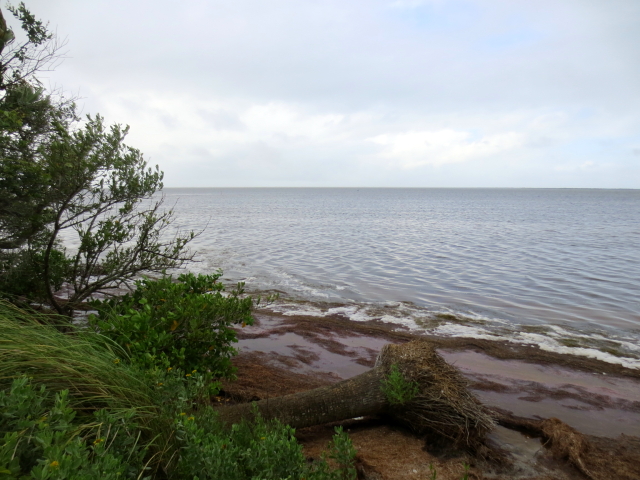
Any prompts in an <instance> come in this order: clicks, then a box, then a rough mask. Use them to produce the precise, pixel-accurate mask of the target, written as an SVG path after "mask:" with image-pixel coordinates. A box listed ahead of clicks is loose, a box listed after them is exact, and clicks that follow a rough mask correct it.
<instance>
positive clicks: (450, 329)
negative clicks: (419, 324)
mask: <svg viewBox="0 0 640 480" xmlns="http://www.w3.org/2000/svg"><path fill="white" fill-rule="evenodd" d="M429 333H430V334H432V335H439V336H443V337H466V338H480V339H485V340H500V339H501V338H500V337H496V336H495V335H492V334H491V332H489V330H486V329H484V328H479V327H471V326H469V325H460V324H456V323H445V324H444V325H439V326H438V327H436V328H434V329H433V330H430V331H429Z"/></svg>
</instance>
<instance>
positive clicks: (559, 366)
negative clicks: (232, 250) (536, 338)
mask: <svg viewBox="0 0 640 480" xmlns="http://www.w3.org/2000/svg"><path fill="white" fill-rule="evenodd" d="M255 317H256V324H255V325H254V326H250V327H246V328H244V329H239V330H238V337H239V343H238V348H239V350H240V355H239V356H238V357H237V358H236V359H235V360H234V363H235V364H236V366H237V367H238V369H239V371H238V381H237V382H234V383H230V384H227V385H225V390H226V393H227V395H228V396H229V397H231V398H235V399H236V400H240V401H249V400H257V399H262V398H269V397H275V396H280V395H285V394H288V393H295V392H299V391H304V390H308V389H311V388H316V387H318V386H321V385H326V384H328V383H332V382H337V381H340V380H342V379H346V378H349V377H352V376H355V375H358V374H360V373H363V372H365V371H366V370H368V369H369V368H371V367H373V365H374V362H375V358H376V356H377V354H378V352H379V351H380V349H381V348H382V346H383V345H385V344H386V343H404V342H407V341H409V340H411V339H413V338H415V333H409V332H404V331H398V330H396V328H397V326H395V325H386V324H381V323H377V322H368V323H355V322H352V321H348V320H346V319H344V318H341V317H340V316H338V315H336V316H335V317H328V318H327V317H325V318H322V319H318V318H316V317H304V316H282V315H279V314H274V313H273V312H270V311H258V312H256V315H255ZM428 338H429V339H430V341H432V342H434V343H435V344H436V345H438V351H439V353H440V354H441V355H442V356H443V357H444V358H445V359H446V360H447V361H448V362H449V363H451V364H454V365H456V366H457V367H458V368H459V369H460V370H461V372H462V373H463V374H464V375H465V376H466V377H467V379H468V380H469V384H470V388H471V390H472V391H473V392H474V393H475V394H476V395H477V397H478V398H479V399H480V400H481V401H482V402H483V403H484V404H485V405H487V406H488V407H490V408H492V409H495V411H496V412H497V415H498V416H500V415H502V416H507V417H508V416H509V415H512V416H515V417H520V418H523V419H525V420H524V421H525V422H526V421H529V420H531V421H536V420H539V419H546V418H551V417H555V418H558V419H560V420H561V421H562V422H564V423H566V424H567V425H569V426H570V427H573V428H574V429H576V430H577V431H578V432H581V433H582V434H585V435H586V436H597V437H598V439H599V440H598V442H600V444H602V445H604V446H606V447H607V448H609V450H611V451H613V450H615V448H617V447H616V445H617V446H618V447H620V445H622V444H623V443H624V442H626V441H631V440H629V438H631V439H632V440H633V439H634V438H635V437H640V371H638V370H631V369H627V368H624V367H622V366H620V365H614V364H608V363H605V362H602V361H599V360H595V359H588V358H583V357H574V356H568V355H560V354H555V353H551V352H545V351H542V350H540V349H538V348H537V347H536V346H535V345H513V344H509V343H500V342H494V341H486V340H476V339H464V338H438V337H428ZM347 427H348V428H349V429H350V430H351V432H350V434H351V437H352V440H353V442H354V445H355V446H356V448H358V449H359V462H360V464H361V465H360V469H361V470H362V472H361V476H362V475H364V477H363V478H390V479H391V478H426V477H428V476H429V475H430V474H431V473H430V472H431V470H430V468H429V464H432V465H433V468H436V469H437V471H438V478H457V479H459V478H461V476H462V473H464V471H463V469H462V465H463V463H464V462H467V463H471V464H472V465H473V468H472V475H473V476H470V478H585V477H584V472H583V473H580V472H578V470H576V469H575V468H574V467H571V466H570V465H568V464H567V462H566V461H564V462H563V461H562V459H557V458H554V456H553V455H551V454H550V452H547V451H546V449H545V448H544V447H543V445H542V443H541V441H540V440H539V439H537V438H532V437H531V436H527V435H523V434H522V433H520V432H518V431H516V430H513V429H512V428H511V429H510V428H504V427H502V426H499V427H497V428H496V430H495V431H494V432H493V433H492V434H491V439H492V441H493V442H494V444H495V446H496V448H497V449H499V450H500V451H502V452H503V453H504V454H505V455H506V457H508V461H506V460H505V465H506V464H509V465H510V466H509V467H508V470H505V471H500V467H499V465H495V464H494V465H489V464H484V463H482V462H478V460H477V459H474V458H472V457H469V456H468V454H466V453H460V454H459V455H458V456H457V457H456V456H454V458H444V459H443V458H442V455H441V453H433V452H432V453H429V446H428V445H425V444H424V442H423V441H422V440H420V439H418V438H416V437H414V436H413V435H411V434H410V433H409V432H407V431H404V430H403V429H402V428H400V427H397V426H393V425H388V424H387V423H386V422H385V421H384V420H383V419H364V420H363V421H361V422H352V424H348V425H347ZM331 432H332V427H331V426H319V427H313V428H310V429H302V430H301V431H300V432H299V433H298V435H299V438H300V440H301V441H302V442H303V444H304V445H305V448H306V450H307V454H308V455H310V456H313V455H316V454H318V453H319V451H320V449H321V448H323V447H325V446H326V443H327V442H328V441H329V439H330V436H331ZM621 434H622V436H621ZM593 438H596V437H593ZM625 439H626V440H625ZM594 441H595V440H594ZM400 446H402V447H400ZM603 448H604V447H603ZM620 448H622V447H620ZM612 449H613V450H612ZM616 451H617V450H616ZM636 455H640V452H638V453H636ZM506 457H505V458H506ZM569 463H570V462H569ZM505 468H507V467H506V466H505ZM625 468H626V467H625ZM461 469H462V470H461ZM621 471H622V470H621ZM367 472H368V473H367ZM447 472H448V473H447ZM367 475H368V476H367ZM376 475H378V477H376ZM505 475H506V476H505ZM631 475H632V476H629V477H620V478H640V474H639V476H638V477H634V476H633V475H635V473H632V474H631ZM592 478H598V477H593V476H592ZM611 478H616V477H611Z"/></svg>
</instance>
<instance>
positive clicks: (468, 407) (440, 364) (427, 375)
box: [218, 340, 494, 446]
mask: <svg viewBox="0 0 640 480" xmlns="http://www.w3.org/2000/svg"><path fill="white" fill-rule="evenodd" d="M394 365H395V366H396V367H397V368H398V370H399V371H400V372H401V373H402V375H403V377H404V378H405V379H406V380H407V381H409V382H416V383H417V384H418V387H419V390H418V393H417V395H416V396H415V397H414V398H413V399H412V400H410V401H408V402H406V403H404V404H402V405H391V404H390V402H389V401H388V400H387V398H386V396H385V394H384V393H383V391H382V388H381V387H382V382H383V380H384V379H385V378H386V377H387V376H388V375H389V372H390V370H391V367H392V366H394ZM218 412H219V415H220V419H221V421H222V422H223V423H226V424H233V423H238V422H240V421H241V420H242V419H251V418H252V416H253V414H254V412H259V414H260V415H261V416H262V417H263V418H264V419H267V420H272V419H277V420H279V421H281V422H282V423H286V424H289V425H291V426H292V427H294V428H303V427H309V426H313V425H320V424H324V423H329V422H337V421H342V420H347V419H351V418H357V417H363V416H370V415H389V416H391V417H392V418H394V419H395V420H397V421H399V422H401V423H403V424H405V425H407V426H408V427H410V428H412V429H413V430H415V431H416V432H418V433H421V434H429V435H435V436H437V437H440V438H442V439H446V440H448V441H451V442H453V443H455V444H459V445H470V446H471V445H473V444H476V443H477V442H478V441H481V440H482V437H484V435H485V434H486V433H487V432H488V431H489V430H491V429H492V428H493V425H494V422H493V419H492V418H491V416H490V415H489V414H488V413H487V411H486V409H485V408H484V407H483V406H482V405H481V404H480V402H479V401H478V400H477V399H476V398H475V397H474V396H473V395H472V394H471V393H470V392H469V390H468V389H467V383H466V381H465V379H464V378H463V377H462V375H461V374H460V373H459V372H458V371H457V370H456V369H455V368H454V367H453V366H451V365H449V364H448V363H446V362H445V361H444V359H443V358H442V357H441V356H440V355H438V353H437V352H436V351H435V348H434V347H433V345H432V344H430V343H429V342H428V341H426V340H414V341H412V342H409V343H406V344H404V345H385V347H384V348H383V349H382V351H381V353H380V355H379V356H378V360H377V361H376V366H375V367H374V368H373V369H371V370H369V371H368V372H365V373H363V374H361V375H358V376H356V377H353V378H351V379H348V380H345V381H342V382H339V383H336V384H334V385H329V386H326V387H321V388H317V389H314V390H310V391H307V392H302V393H296V394H292V395H286V396H283V397H276V398H269V399H265V400H260V401H258V402H253V403H250V404H249V403H245V404H239V405H231V406H227V407H222V408H220V409H219V410H218Z"/></svg>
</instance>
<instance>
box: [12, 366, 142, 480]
mask: <svg viewBox="0 0 640 480" xmlns="http://www.w3.org/2000/svg"><path fill="white" fill-rule="evenodd" d="M68 394H69V391H68V390H63V391H62V392H59V393H56V394H55V395H51V394H50V392H49V391H47V389H46V387H45V386H44V385H41V386H39V387H35V386H34V385H33V384H32V382H31V381H30V380H29V379H28V378H26V377H20V378H17V379H15V380H14V381H13V382H12V385H11V387H10V388H9V389H7V390H5V391H0V411H1V412H2V414H1V415H0V478H15V479H17V478H25V477H24V476H27V477H26V478H34V479H38V480H45V479H51V480H54V479H73V480H90V479H94V478H101V479H113V480H115V479H125V478H140V477H141V475H142V474H143V473H144V471H145V469H146V467H145V464H144V458H145V456H146V455H147V451H146V448H145V446H143V445H142V444H141V442H140V430H139V426H138V425H137V424H136V423H135V421H134V420H133V416H134V412H133V411H131V410H128V411H119V412H117V413H116V412H113V411H112V412H108V411H106V410H99V411H97V412H95V414H94V418H93V421H92V422H90V423H82V422H78V421H77V418H76V412H75V411H74V410H73V409H72V408H71V407H70V405H69V397H68ZM147 478H149V477H147Z"/></svg>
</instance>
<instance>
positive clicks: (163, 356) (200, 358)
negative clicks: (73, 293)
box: [90, 273, 253, 377]
mask: <svg viewBox="0 0 640 480" xmlns="http://www.w3.org/2000/svg"><path fill="white" fill-rule="evenodd" d="M220 275H221V274H220V273H217V274H215V275H197V276H196V275H193V274H191V273H189V274H183V275H180V276H179V277H178V281H177V282H174V281H173V279H172V277H171V276H165V277H163V278H161V279H158V280H152V279H144V280H140V281H137V282H136V290H135V291H134V292H133V293H131V294H127V295H125V296H123V297H120V298H117V299H112V300H108V301H103V302H94V306H95V308H97V310H98V315H97V316H95V315H94V316H92V317H91V319H90V323H91V324H92V325H94V326H95V327H96V328H97V329H98V330H99V331H100V332H101V333H102V334H103V335H106V336H107V337H109V338H111V339H112V340H114V341H115V342H117V343H118V344H119V345H121V346H122V347H123V348H125V349H126V350H127V352H128V353H129V355H130V357H131V358H132V360H133V361H134V362H136V363H137V364H139V365H141V366H142V367H143V368H146V369H153V368H160V369H168V368H174V369H181V370H183V371H185V372H191V371H192V370H197V371H201V372H210V373H211V375H212V376H213V377H226V376H230V375H231V374H232V367H231V362H230V357H231V356H232V355H233V354H235V349H234V348H233V347H232V346H231V344H232V343H233V342H236V341H237V339H236V333H235V331H234V330H233V328H232V325H234V324H242V325H243V326H244V325H251V324H252V323H253V318H252V316H251V308H252V300H251V299H250V298H243V297H242V294H243V290H242V287H243V285H242V284H240V285H238V288H237V289H235V290H233V291H232V292H230V293H227V292H225V291H224V286H223V285H222V284H221V283H219V282H218V279H219V278H220Z"/></svg>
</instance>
